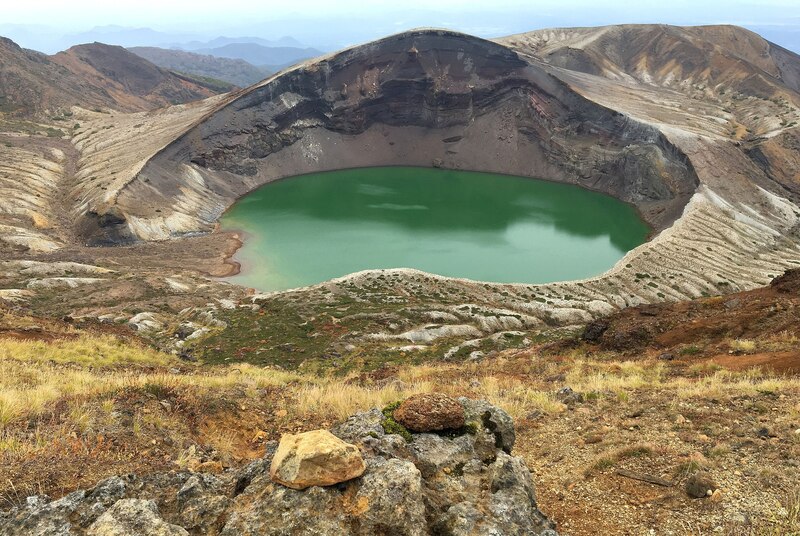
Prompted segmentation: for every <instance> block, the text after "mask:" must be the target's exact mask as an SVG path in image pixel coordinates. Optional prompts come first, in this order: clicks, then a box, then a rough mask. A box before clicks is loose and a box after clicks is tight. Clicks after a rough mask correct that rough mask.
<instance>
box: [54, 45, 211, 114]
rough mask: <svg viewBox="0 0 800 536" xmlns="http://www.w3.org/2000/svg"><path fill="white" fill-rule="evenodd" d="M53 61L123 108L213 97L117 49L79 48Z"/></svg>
mask: <svg viewBox="0 0 800 536" xmlns="http://www.w3.org/2000/svg"><path fill="white" fill-rule="evenodd" d="M53 61H54V62H56V63H58V64H60V65H62V66H64V67H66V68H67V69H69V70H70V71H72V72H73V73H75V74H76V75H78V76H80V77H82V78H84V79H86V80H88V81H90V83H93V85H95V86H97V87H98V88H100V89H101V90H103V91H105V92H106V93H108V94H109V95H110V96H111V97H112V98H113V99H114V101H115V102H116V103H118V104H119V105H120V106H121V107H123V108H126V109H128V108H130V109H134V110H143V109H150V108H156V107H160V106H167V105H170V104H180V103H183V102H188V101H193V100H198V99H203V98H206V97H210V96H212V95H214V94H215V93H214V92H213V91H211V90H210V89H208V88H206V87H202V86H200V85H198V84H196V83H193V82H190V81H188V80H185V79H184V78H181V77H178V76H176V75H175V74H173V73H171V72H169V71H167V70H165V69H161V68H160V67H157V66H155V65H153V64H152V63H150V62H149V61H147V60H145V59H144V58H140V57H139V56H137V55H136V54H133V53H131V52H129V51H127V50H126V49H124V48H122V47H119V46H111V45H104V44H102V43H92V44H89V45H78V46H74V47H72V48H70V49H68V50H66V51H64V52H59V53H58V54H56V55H55V56H53Z"/></svg>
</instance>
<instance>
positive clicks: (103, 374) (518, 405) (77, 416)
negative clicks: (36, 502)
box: [0, 334, 800, 451]
mask: <svg viewBox="0 0 800 536" xmlns="http://www.w3.org/2000/svg"><path fill="white" fill-rule="evenodd" d="M529 359H530V362H531V365H530V367H529V370H528V372H527V373H525V371H524V369H523V373H524V374H525V378H524V379H521V377H519V376H516V375H510V374H507V373H502V368H503V366H504V363H505V361H504V360H503V359H497V360H494V361H492V362H486V363H481V364H470V365H441V366H432V365H420V366H409V367H405V368H403V369H401V370H400V371H398V373H397V380H395V381H394V382H391V383H388V384H383V385H380V384H378V385H376V384H373V383H371V382H362V381H357V380H356V378H355V377H345V378H342V377H335V376H314V375H307V374H298V373H293V372H286V371H283V370H279V369H272V368H261V367H257V366H253V365H247V364H236V365H229V366H217V367H202V366H192V367H188V366H187V365H186V364H185V363H181V362H179V361H178V360H176V359H175V358H173V357H172V356H169V355H166V354H163V353H159V352H157V351H155V350H153V349H150V348H145V347H142V346H137V345H132V344H129V343H124V342H120V341H118V340H116V339H114V338H111V337H106V336H93V335H85V334H84V335H81V336H80V337H77V338H74V339H71V340H70V339H65V340H59V341H56V342H51V343H45V342H35V341H33V342H32V341H18V340H0V434H3V430H4V429H5V428H7V427H9V426H12V425H14V424H15V423H17V422H20V421H23V420H26V419H30V418H32V417H35V416H36V415H39V414H41V413H43V412H44V411H45V410H46V409H47V408H48V407H49V406H50V405H51V404H53V403H54V402H56V401H58V400H67V401H69V403H70V409H69V421H70V423H71V427H70V430H71V431H73V432H75V433H78V434H83V433H87V432H90V431H93V430H100V429H102V428H103V423H104V419H106V418H108V415H110V414H111V413H112V412H113V410H114V396H115V394H117V393H119V392H121V391H122V390H124V389H131V388H132V389H142V390H147V391H152V392H159V391H165V390H170V389H171V390H175V389H179V390H184V391H188V392H192V393H194V394H195V395H198V396H200V395H202V396H207V397H214V396H226V395H223V394H219V393H224V392H226V391H230V390H231V389H236V390H238V391H239V392H241V393H244V396H256V395H253V393H255V391H256V390H258V389H262V388H267V387H278V388H283V387H286V386H290V387H291V388H290V389H287V394H286V396H285V399H284V403H285V407H284V408H283V409H285V410H286V411H287V413H288V414H289V415H290V417H291V418H296V419H298V420H302V419H303V416H307V415H312V414H313V415H321V416H325V417H326V418H333V419H343V418H345V417H347V416H348V415H350V414H352V413H354V412H357V411H361V410H364V409H366V408H370V407H376V406H377V407H383V406H385V405H386V404H388V403H390V402H393V401H395V400H399V399H403V398H406V397H408V396H410V395H412V394H416V393H421V392H429V391H433V390H436V391H440V392H445V393H450V394H454V395H455V394H462V393H464V392H469V393H470V394H471V396H477V397H482V398H485V399H487V400H489V401H491V402H492V403H494V404H497V405H499V406H500V407H503V408H504V409H506V410H507V411H508V412H509V413H510V414H511V415H512V416H513V417H515V418H524V417H526V416H528V415H530V414H535V413H545V414H554V413H559V412H561V411H563V410H564V409H565V406H564V404H562V403H561V402H560V401H559V400H558V399H557V398H556V397H555V393H554V389H553V385H552V384H550V383H547V382H544V381H536V378H537V377H543V376H544V375H543V374H541V370H542V365H541V362H540V359H541V358H539V357H537V356H531V357H529ZM534 365H535V366H536V367H538V368H537V369H535V370H534ZM176 366H180V368H181V369H182V370H181V371H176V370H174V367H176ZM555 367H556V365H554V364H550V365H547V366H546V367H544V369H545V370H547V371H549V372H555V371H556V370H560V371H561V372H562V373H563V374H564V377H565V379H564V381H563V384H564V385H569V386H570V387H572V388H573V389H574V390H575V391H579V392H583V393H587V394H590V395H591V396H592V397H594V398H610V399H613V400H616V401H622V402H624V401H626V400H627V399H628V396H629V394H630V393H633V392H635V391H637V390H640V389H659V390H661V391H663V392H664V394H665V395H666V396H669V397H673V398H674V399H676V400H683V399H688V398H708V397H714V398H724V397H726V396H732V395H736V394H754V393H770V392H789V391H794V392H798V391H800V380H798V379H793V378H781V377H770V376H767V375H764V374H763V373H761V372H760V371H757V370H754V371H747V372H736V373H734V372H729V371H720V370H716V371H710V370H709V371H699V370H698V371H696V372H697V373H698V374H699V376H697V377H667V374H666V370H665V366H664V364H663V363H660V362H655V361H613V360H609V359H605V358H604V359H603V360H596V359H589V358H586V357H584V356H579V357H576V358H574V359H567V360H566V361H564V362H562V363H559V364H558V365H557V367H558V369H556V368H555ZM90 402H91V403H90ZM141 418H142V417H141V416H138V417H137V419H139V421H137V422H136V423H134V427H136V426H139V427H141V426H142V425H148V423H147V422H144V421H141ZM137 423H138V424H137ZM149 424H153V423H149ZM161 424H163V425H164V426H170V425H169V423H161ZM18 441H19V439H18V438H17V439H14V438H11V436H8V435H5V436H4V435H0V451H2V450H5V449H9V448H11V449H14V448H17V447H18V446H19V445H18V444H17V442H18ZM222 443H225V441H222Z"/></svg>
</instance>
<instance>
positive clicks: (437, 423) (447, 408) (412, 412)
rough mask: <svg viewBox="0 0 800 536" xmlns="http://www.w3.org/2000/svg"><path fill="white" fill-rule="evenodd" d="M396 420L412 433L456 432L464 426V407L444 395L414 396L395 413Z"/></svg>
mask: <svg viewBox="0 0 800 536" xmlns="http://www.w3.org/2000/svg"><path fill="white" fill-rule="evenodd" d="M394 419H395V420H396V421H397V422H399V423H400V424H402V425H403V426H405V427H406V428H408V429H409V430H411V431H412V432H433V431H439V430H455V429H458V428H461V427H462V426H464V407H463V406H462V405H461V404H459V402H458V400H456V399H455V398H452V397H450V396H447V395H445V394H442V393H430V394H422V395H414V396H412V397H410V398H407V399H406V400H404V401H403V403H402V404H400V407H398V408H397V409H396V410H395V411H394Z"/></svg>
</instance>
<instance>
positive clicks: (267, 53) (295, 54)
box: [194, 43, 323, 71]
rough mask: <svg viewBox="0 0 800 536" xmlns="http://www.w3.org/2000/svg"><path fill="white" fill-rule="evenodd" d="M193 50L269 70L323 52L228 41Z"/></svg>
mask: <svg viewBox="0 0 800 536" xmlns="http://www.w3.org/2000/svg"><path fill="white" fill-rule="evenodd" d="M194 52H196V53H198V54H208V55H211V56H216V57H218V58H231V59H240V60H244V61H246V62H248V63H250V64H251V65H255V66H257V67H262V68H266V69H269V70H271V71H279V70H281V69H282V68H284V67H288V66H289V65H292V64H295V63H297V62H300V61H303V60H307V59H309V58H314V57H317V56H321V55H322V54H323V52H322V51H321V50H317V49H316V48H298V47H273V46H269V47H268V46H264V45H260V44H258V43H229V44H227V45H223V46H221V47H217V48H201V49H197V50H195V51H194Z"/></svg>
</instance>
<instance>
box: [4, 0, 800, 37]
mask: <svg viewBox="0 0 800 536" xmlns="http://www.w3.org/2000/svg"><path fill="white" fill-rule="evenodd" d="M626 22H628V23H635V22H661V23H668V24H712V23H732V24H739V25H743V26H748V27H765V26H766V27H770V28H772V29H774V30H775V31H776V32H777V33H778V34H781V35H783V34H786V35H788V36H789V37H787V39H788V38H791V37H792V36H796V37H798V39H800V0H725V1H723V0H710V1H703V0H693V1H686V0H669V1H664V0H657V1H656V0H610V1H606V2H598V1H596V0H595V1H591V0H491V1H482V2H469V1H468V0H436V1H435V2H433V1H430V0H404V1H402V2H386V1H375V0H282V1H280V2H273V1H269V0H266V1H265V0H179V1H167V0H134V1H129V0H70V1H65V0H14V1H11V0H4V1H3V6H2V23H0V30H4V31H5V32H6V33H7V34H8V33H9V30H8V29H9V28H10V26H9V25H10V24H24V25H29V24H37V25H43V26H47V27H50V29H48V31H50V32H51V33H57V32H60V33H61V34H66V33H77V32H84V31H86V30H89V29H91V28H92V27H95V26H102V25H121V26H127V27H131V26H133V27H149V28H153V29H156V30H159V31H163V32H169V33H172V34H185V35H196V36H201V37H210V36H218V35H229V36H234V35H238V36H243V35H256V36H257V37H264V38H277V37H280V36H281V35H292V36H294V37H297V38H298V39H300V40H301V41H303V42H304V43H307V44H308V45H312V46H320V47H323V48H329V49H330V48H336V47H338V46H343V45H347V44H353V43H357V42H361V41H364V40H368V39H372V38H375V37H378V36H380V35H384V34H386V33H391V32H393V31H399V30H404V29H408V28H411V27H418V26H437V27H449V28H452V29H456V30H461V31H465V32H468V33H473V34H476V35H481V36H484V37H491V36H499V35H506V34H509V33H516V32H521V31H526V30H532V29H537V28H544V27H554V26H590V25H601V24H615V23H626ZM43 30H44V29H42V28H40V29H39V30H38V31H36V32H35V33H39V34H41V32H42V31H43ZM26 31H28V32H33V30H31V29H27V30H26ZM12 38H13V37H12ZM23 39H24V37H23ZM23 45H24V43H23Z"/></svg>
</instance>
